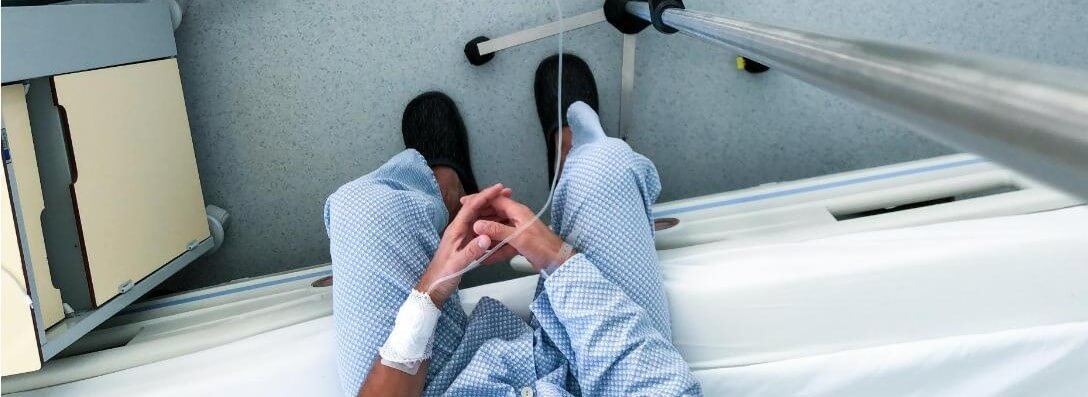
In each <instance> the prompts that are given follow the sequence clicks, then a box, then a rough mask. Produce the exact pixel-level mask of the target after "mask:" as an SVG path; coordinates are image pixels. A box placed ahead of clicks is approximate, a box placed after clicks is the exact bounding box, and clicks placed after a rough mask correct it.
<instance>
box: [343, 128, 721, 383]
mask: <svg viewBox="0 0 1088 397" xmlns="http://www.w3.org/2000/svg"><path fill="white" fill-rule="evenodd" d="M659 190H660V183H659V181H658V176H657V171H656V169H655V168H654V166H653V164H652V163H651V162H650V161H649V160H647V159H646V158H645V157H643V156H641V155H638V154H636V153H635V152H633V151H632V150H631V149H630V148H629V147H628V146H627V144H626V143H624V142H622V141H619V140H616V139H611V138H607V139H598V140H595V141H593V142H590V143H585V144H581V145H577V146H575V147H574V149H573V150H572V151H571V153H570V155H569V157H568V159H567V161H566V164H565V165H564V169H563V173H562V177H561V178H560V182H559V185H558V186H557V188H556V192H555V198H554V201H553V204H552V208H551V213H552V223H553V225H552V227H553V228H554V230H556V231H557V232H558V233H559V234H560V235H561V236H563V237H564V239H565V240H566V241H567V242H568V243H571V244H572V245H574V246H575V248H576V249H577V251H578V252H579V254H577V255H575V256H574V257H572V258H571V259H570V260H568V261H567V262H566V263H564V264H563V265H562V266H560V267H559V268H558V269H557V270H556V271H555V272H554V273H552V274H551V275H550V276H547V277H542V278H541V281H540V282H539V284H538V285H537V291H536V298H535V300H534V301H533V302H532V306H531V307H530V309H531V311H532V314H533V319H532V321H531V322H530V323H526V322H525V321H523V320H522V319H521V318H519V317H518V316H516V315H515V314H514V313H513V312H511V311H510V310H509V309H507V308H506V307H504V306H503V305H502V304H501V303H499V302H498V301H495V300H491V299H488V298H484V299H483V300H482V301H481V302H480V303H479V305H478V306H477V307H476V308H475V309H474V310H473V312H472V313H471V315H466V314H465V313H464V312H463V311H462V309H461V306H460V305H459V304H457V300H458V299H459V298H458V296H457V295H456V294H455V295H454V296H453V297H451V298H450V299H451V300H450V302H447V303H446V304H445V305H444V306H443V309H442V316H441V318H440V320H439V323H438V326H437V329H436V332H435V341H434V346H433V356H432V358H431V362H430V365H429V368H428V373H427V385H426V388H425V391H424V395H444V394H448V395H463V396H510V395H525V394H527V392H529V391H531V392H532V393H533V394H534V395H562V396H565V395H654V396H659V395H660V396H665V395H699V394H701V392H700V388H699V385H698V383H697V382H696V379H695V377H694V376H693V375H692V373H691V371H690V370H689V368H688V366H687V363H685V362H684V360H683V358H682V357H681V356H680V354H679V352H678V351H677V349H676V348H675V347H674V346H673V345H672V342H671V331H670V328H669V313H668V305H667V302H666V300H665V294H664V287H663V285H662V275H661V270H660V267H659V266H658V263H657V256H656V253H655V251H654V243H653V228H652V217H651V215H650V205H651V204H652V203H653V202H654V200H656V198H657V194H658V192H659ZM447 217H448V214H447V211H446V209H445V207H444V205H443V204H442V199H441V195H440V193H439V191H438V185H437V183H436V182H435V179H434V175H433V173H432V172H431V170H430V169H429V168H428V166H427V164H426V162H425V161H424V159H423V158H422V157H421V156H420V155H419V154H418V153H417V152H415V151H413V150H406V151H404V152H402V153H400V154H398V155H396V156H394V157H393V158H392V159H391V160H389V162H387V163H386V164H384V165H383V166H381V167H380V168H378V169H377V170H376V171H374V172H372V173H370V174H367V175H366V176H363V177H362V178H359V179H357V180H355V181H352V182H350V183H348V184H346V185H344V186H343V187H341V188H340V189H339V190H337V191H336V192H335V193H334V194H332V196H330V197H329V198H328V200H327V202H326V204H325V226H326V230H327V232H328V235H329V239H330V240H331V242H330V253H331V255H332V263H333V274H334V280H335V282H334V283H333V317H334V322H335V328H336V340H337V360H338V363H337V366H338V370H339V375H340V380H341V384H342V386H343V389H344V393H345V395H352V396H353V395H355V394H356V393H357V391H358V389H359V387H360V385H361V384H362V382H363V380H364V379H365V378H366V375H367V373H368V372H369V371H370V367H371V365H373V363H374V359H375V357H376V356H377V351H378V348H379V347H380V346H381V345H382V343H383V342H384V341H385V338H386V337H387V336H388V335H389V332H390V331H391V330H392V328H393V319H394V318H395V316H396V312H397V309H398V308H399V307H400V304H401V303H402V302H403V301H404V300H405V298H407V296H408V293H409V291H410V290H411V288H412V287H413V286H414V285H415V284H416V282H417V281H418V280H419V277H420V275H421V274H422V273H423V270H424V268H425V267H426V266H427V263H428V262H429V260H430V258H431V255H433V254H434V252H435V250H436V249H437V247H438V242H439V233H441V231H442V229H443V228H444V226H445V223H446V219H447Z"/></svg>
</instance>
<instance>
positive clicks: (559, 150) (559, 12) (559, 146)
mask: <svg viewBox="0 0 1088 397" xmlns="http://www.w3.org/2000/svg"><path fill="white" fill-rule="evenodd" d="M559 1H560V0H553V1H552V3H554V4H555V13H556V18H558V21H559V34H557V35H556V36H558V37H559V70H558V76H557V77H558V78H557V79H556V88H555V92H556V94H555V95H556V96H557V97H558V98H557V100H556V103H557V105H556V106H557V107H558V108H559V109H558V111H557V112H556V114H557V116H556V118H557V119H558V120H556V124H555V125H556V126H557V129H556V131H555V133H556V135H558V136H557V137H556V143H555V159H556V161H555V173H554V174H553V175H554V176H553V177H552V184H551V187H550V188H549V189H548V199H547V200H545V201H544V205H543V206H541V207H540V210H539V211H537V212H536V215H535V217H534V219H533V221H532V222H526V223H525V224H524V225H522V226H521V227H519V228H517V230H514V233H511V234H510V236H509V237H507V238H505V239H503V240H502V241H500V242H499V243H498V244H495V245H494V246H492V247H491V249H489V250H487V251H486V252H484V254H483V255H480V257H479V258H476V260H474V261H472V262H469V264H468V265H467V266H465V268H464V269H461V270H460V271H458V272H456V273H452V274H449V275H446V276H443V277H442V278H439V279H438V280H435V281H434V282H433V283H431V285H429V286H427V291H426V292H427V293H428V294H430V293H431V291H434V289H435V287H438V286H439V285H442V284H443V283H445V282H448V281H450V280H452V279H454V278H456V277H460V276H461V275H462V274H465V273H468V272H469V271H470V270H472V269H475V268H477V267H480V265H481V264H483V263H484V261H485V260H487V258H489V257H491V255H492V254H494V253H495V252H496V251H498V250H499V249H500V248H502V247H503V246H505V245H506V244H507V243H509V242H510V240H513V239H515V238H517V237H518V236H519V235H521V232H524V231H525V229H527V228H528V227H529V226H530V225H532V224H533V223H535V222H538V221H540V216H541V215H543V214H544V211H545V210H547V209H548V205H550V204H551V203H552V195H553V194H555V185H556V183H557V182H559V166H560V165H561V164H562V163H561V162H560V161H559V156H560V155H561V154H563V132H562V131H563V7H562V6H560V5H559Z"/></svg>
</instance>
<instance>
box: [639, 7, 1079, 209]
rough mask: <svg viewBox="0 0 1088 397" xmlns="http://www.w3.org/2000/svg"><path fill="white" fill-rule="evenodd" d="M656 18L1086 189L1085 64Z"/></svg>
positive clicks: (692, 15)
mask: <svg viewBox="0 0 1088 397" xmlns="http://www.w3.org/2000/svg"><path fill="white" fill-rule="evenodd" d="M626 10H627V12H628V13H630V14H632V15H635V16H638V17H639V18H641V19H644V20H646V21H650V19H651V16H650V14H651V12H650V9H649V7H648V5H647V4H646V3H645V2H638V1H631V2H628V3H627V4H626ZM660 22H661V23H663V24H665V25H667V26H669V27H672V28H674V29H677V30H678V31H679V32H681V33H683V34H686V35H688V36H692V37H696V38H700V39H703V40H707V41H709V42H711V43H714V44H718V45H721V46H724V47H727V48H730V49H733V50H736V51H738V52H739V53H740V54H743V55H744V56H745V57H747V58H750V59H753V60H755V61H758V62H760V63H762V64H764V65H767V66H769V67H771V68H772V69H774V70H777V71H779V72H783V73H786V74H788V75H790V76H793V77H795V78H797V79H800V80H802V81H805V82H807V83H809V84H812V85H814V86H816V87H819V88H822V89H824V90H826V91H829V92H831V93H833V94H837V95H840V96H843V97H846V98H849V99H852V100H854V101H856V102H859V103H861V104H863V105H867V106H869V107H871V108H873V109H875V110H877V111H878V112H880V113H882V114H884V115H886V116H889V117H891V118H893V119H895V120H898V121H901V122H903V123H905V124H906V125H908V126H909V127H911V128H912V129H914V130H916V131H918V132H921V133H924V134H926V135H928V136H929V137H931V138H934V139H937V140H938V141H941V142H944V143H947V144H950V145H952V146H955V147H958V148H961V149H964V150H968V151H971V152H974V153H976V154H979V155H982V156H984V157H987V158H989V159H990V160H992V161H994V162H997V163H1000V164H1003V165H1005V166H1008V167H1010V168H1012V169H1015V170H1018V171H1021V172H1023V173H1025V174H1027V175H1029V176H1031V177H1033V178H1036V179H1038V180H1040V181H1042V182H1045V183H1047V184H1050V185H1053V186H1055V187H1057V188H1060V189H1062V190H1065V191H1067V192H1070V193H1073V194H1077V195H1079V196H1081V197H1085V198H1088V74H1086V73H1085V72H1084V71H1079V70H1069V69H1062V68H1056V67H1051V66H1044V65H1037V64H1031V63H1026V62H1020V61H1013V60H1004V59H995V58H989V57H982V56H973V55H965V54H952V53H946V52H940V51H934V50H929V49H922V48H917V47H909V46H903V45H896V44H888V43H881V42H876V41H869V40H856V39H846V38H839V37H833V36H827V35H822V34H815V33H809V32H803V31H799V30H793V29H786V28H781V27H776V26H770V25H765V24H759V23H752V22H744V21H739V20H735V19H730V18H725V17H721V16H717V15H713V14H709V13H705V12H698V11H691V10H686V9H683V8H670V9H666V10H665V11H664V12H662V13H661V20H660Z"/></svg>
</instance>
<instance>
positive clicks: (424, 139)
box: [400, 91, 480, 194]
mask: <svg viewBox="0 0 1088 397" xmlns="http://www.w3.org/2000/svg"><path fill="white" fill-rule="evenodd" d="M400 133H401V135H403V136H404V146H406V147H408V148H409V149H415V150H416V151H418V152H419V153H420V154H422V155H423V158H424V159H426V160H427V164H428V165H430V166H431V167H437V166H445V167H450V169H452V170H453V171H454V172H457V177H458V178H460V179H461V186H462V187H463V188H464V189H465V193H467V194H473V193H478V192H479V191H480V188H479V187H478V186H477V185H476V177H475V176H473V175H472V162H471V161H469V157H468V132H467V130H465V122H464V121H462V120H461V114H460V113H458V112H457V105H455V104H454V103H453V100H452V99H450V97H448V96H446V94H443V93H441V92H434V91H432V92H427V93H423V94H421V95H420V96H417V97H415V99H412V101H411V102H408V106H406V107H405V108H404V117H403V118H401V123H400Z"/></svg>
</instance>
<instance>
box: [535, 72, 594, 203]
mask: <svg viewBox="0 0 1088 397" xmlns="http://www.w3.org/2000/svg"><path fill="white" fill-rule="evenodd" d="M558 74H559V55H552V56H550V57H547V58H545V59H544V60H543V61H541V62H540V66H537V68H536V79H535V80H534V81H533V94H534V96H535V97H536V114H537V116H540V126H541V127H542V128H543V129H544V142H546V143H547V145H548V181H549V182H550V181H551V180H552V179H553V178H554V177H555V157H556V150H555V135H556V134H555V132H556V131H557V130H559V126H557V125H556V124H557V117H556V116H557V115H556V113H557V112H558V111H559V109H558V106H557V105H558V104H557V103H556V100H557V99H558V98H556V88H557V87H556V83H557V80H558ZM578 101H582V102H585V103H586V105H589V107H591V108H593V111H598V110H599V106H598V100H597V81H596V80H594V79H593V72H592V71H590V70H589V65H587V64H586V61H583V60H582V58H579V57H577V56H575V55H573V54H567V53H564V54H563V126H566V125H567V108H569V107H570V105H571V104H572V103H575V102H578Z"/></svg>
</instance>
